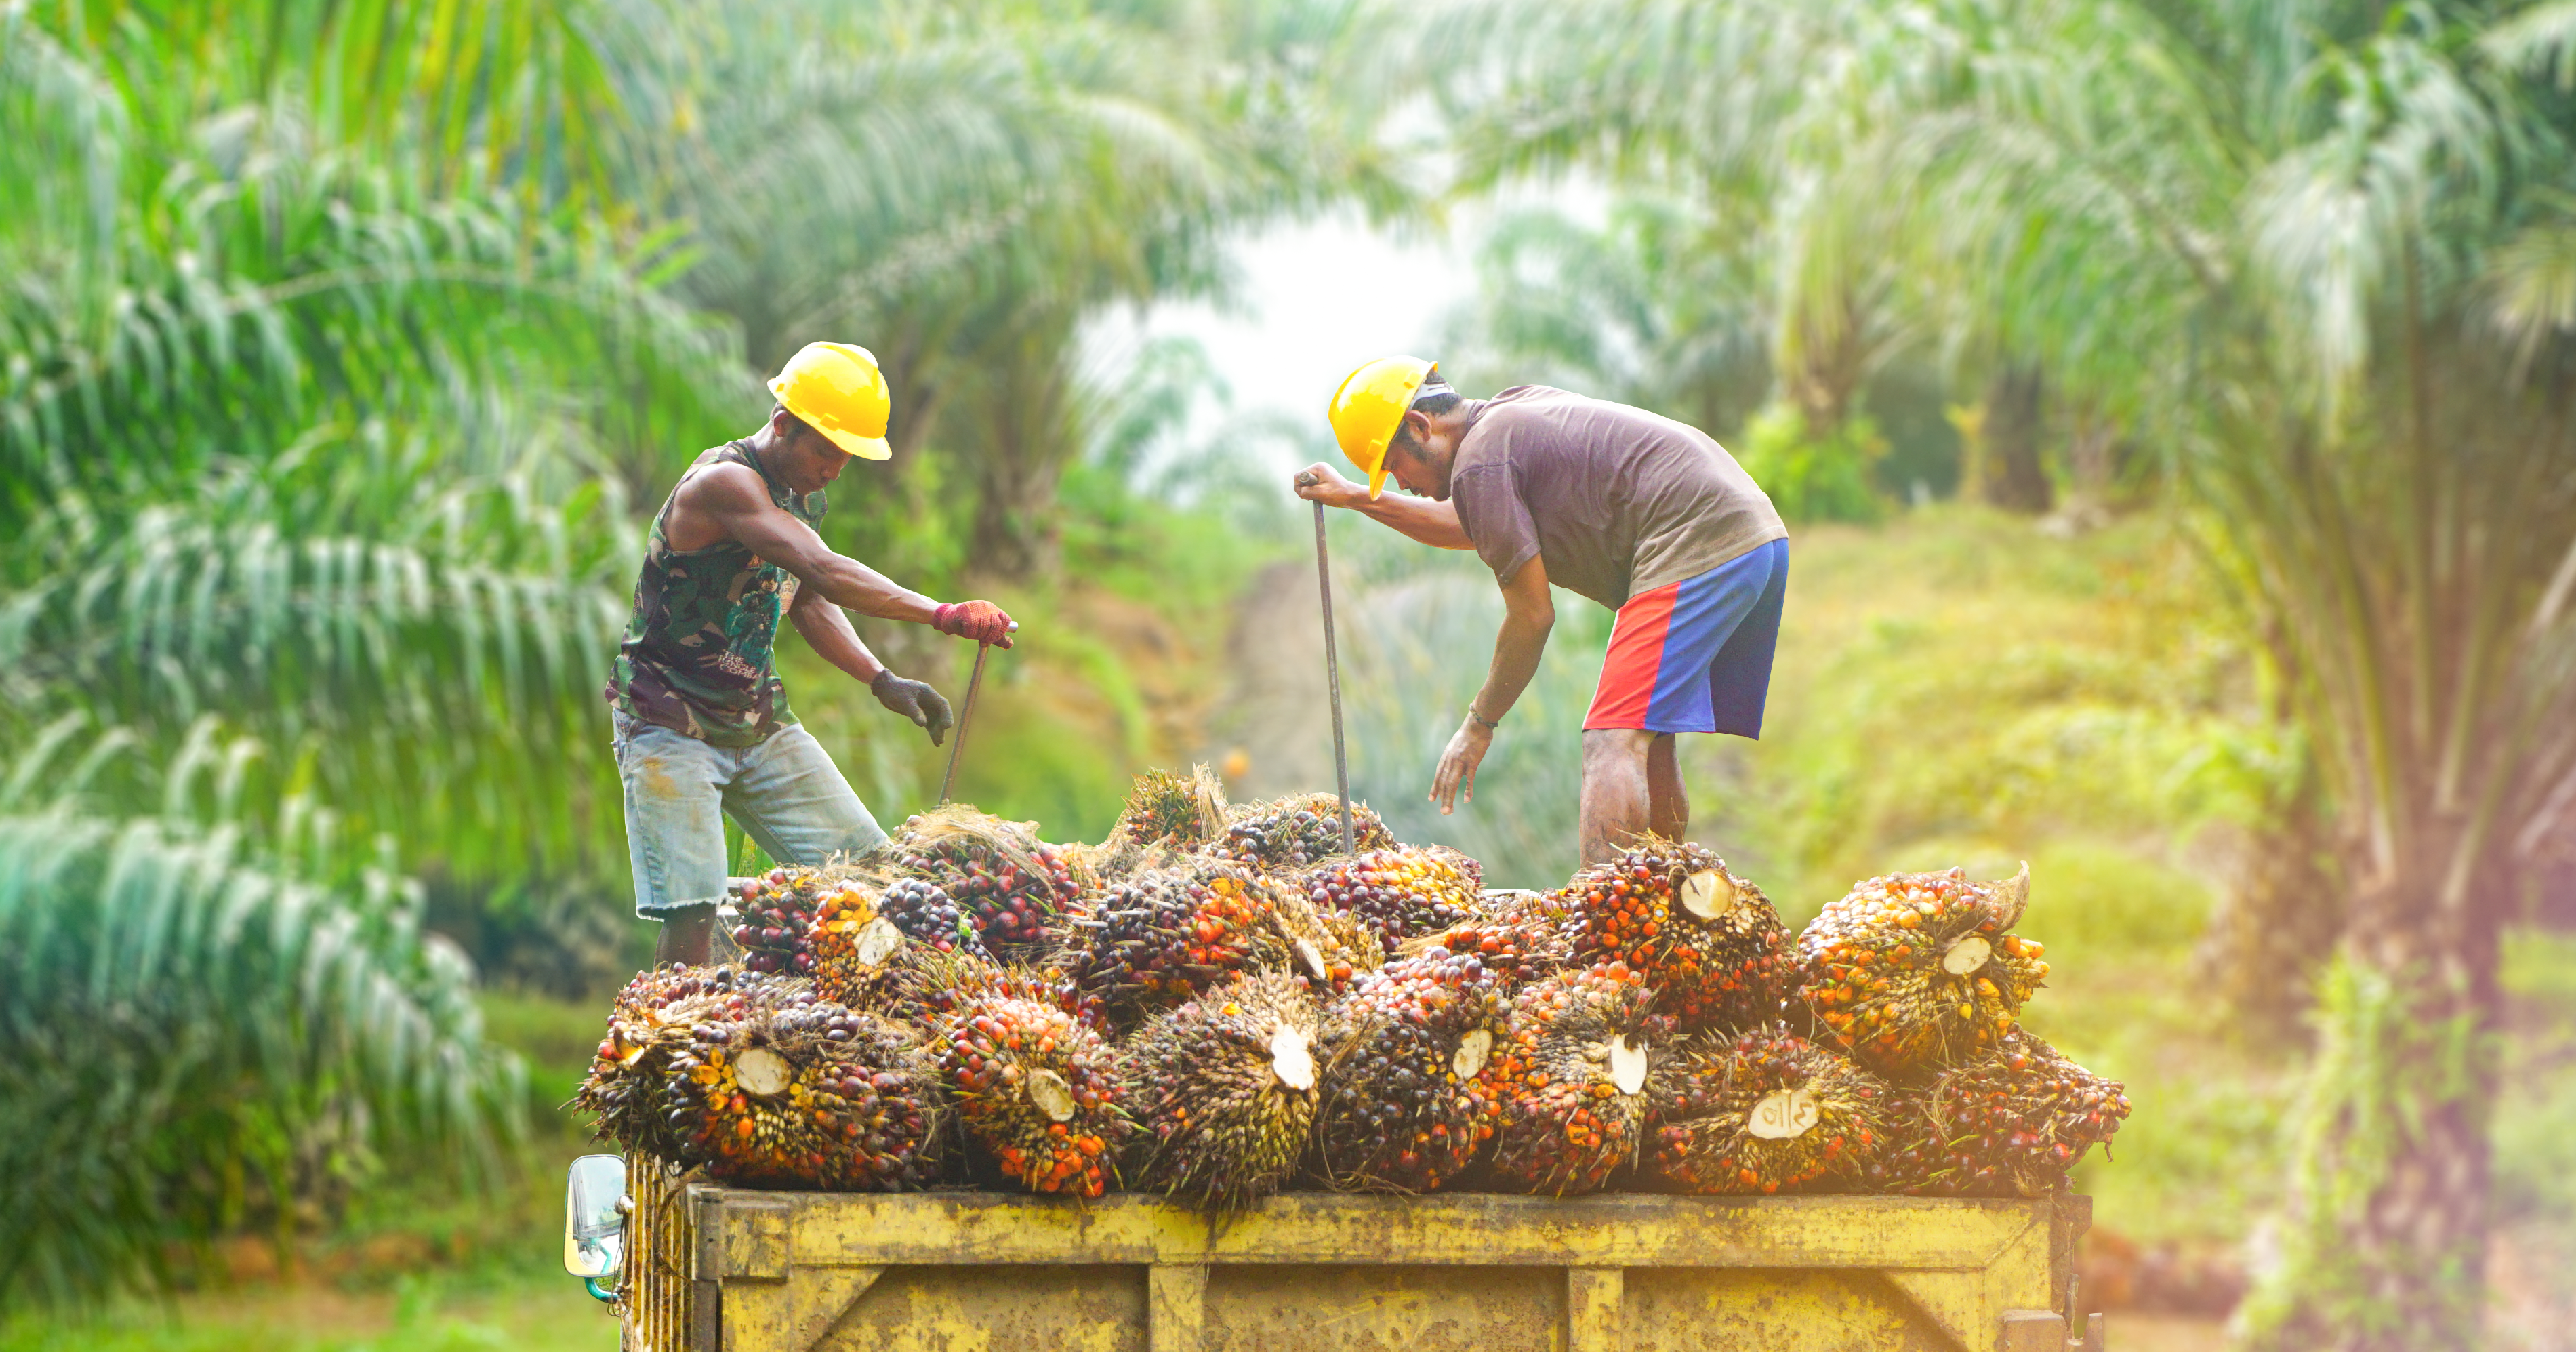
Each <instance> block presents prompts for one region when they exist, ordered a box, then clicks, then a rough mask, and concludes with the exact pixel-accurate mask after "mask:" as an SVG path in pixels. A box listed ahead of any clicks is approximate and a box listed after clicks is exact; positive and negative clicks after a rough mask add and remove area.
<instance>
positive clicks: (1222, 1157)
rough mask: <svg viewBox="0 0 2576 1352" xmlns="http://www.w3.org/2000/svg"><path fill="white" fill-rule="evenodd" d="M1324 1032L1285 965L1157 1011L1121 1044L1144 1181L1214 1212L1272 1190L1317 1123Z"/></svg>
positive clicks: (1292, 1164) (1140, 1178)
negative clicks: (1129, 1072)
mask: <svg viewBox="0 0 2576 1352" xmlns="http://www.w3.org/2000/svg"><path fill="white" fill-rule="evenodd" d="M1321 1032H1322V1030H1321V1015H1320V1013H1319V1011H1318V1009H1317V1007H1316V1004H1315V998H1314V996H1313V995H1312V993H1310V992H1309V990H1308V989H1307V986H1306V983H1305V982H1303V981H1300V980H1299V979H1297V978H1296V977H1294V976H1291V975H1289V974H1287V973H1285V972H1270V973H1262V974H1258V975H1251V976H1242V977H1237V978H1236V979H1234V980H1233V981H1230V982H1228V983H1226V984H1225V985H1223V986H1220V987H1218V988H1216V989H1214V990H1212V991H1209V992H1208V993H1207V994H1205V995H1202V996H1200V997H1198V998H1197V999H1195V1000H1190V1001H1187V1002H1184V1003H1183V1004H1181V1005H1179V1006H1178V1007H1176V1008H1173V1009H1169V1010H1165V1011H1163V1012H1162V1013H1160V1014H1157V1015H1155V1016H1154V1017H1153V1019H1151V1020H1150V1021H1148V1022H1147V1023H1146V1024H1145V1026H1144V1027H1143V1028H1141V1029H1139V1030H1137V1032H1136V1036H1135V1037H1134V1038H1133V1039H1132V1040H1131V1041H1130V1042H1129V1043H1128V1051H1129V1053H1130V1055H1131V1056H1132V1057H1133V1058H1134V1067H1135V1070H1134V1073H1135V1084H1136V1086H1137V1090H1136V1092H1135V1098H1134V1101H1135V1104H1136V1118H1137V1122H1138V1124H1139V1126H1140V1127H1141V1128H1142V1129H1143V1130H1142V1135H1141V1138H1140V1140H1139V1143H1138V1146H1137V1149H1138V1150H1139V1151H1140V1152H1141V1155H1142V1158H1141V1163H1140V1166H1139V1169H1138V1181H1139V1183H1140V1184H1141V1185H1142V1186H1144V1187H1147V1188H1150V1189H1152V1190H1154V1191H1157V1192H1161V1193H1165V1194H1167V1195H1171V1196H1178V1197H1190V1198H1195V1199H1197V1200H1200V1201H1203V1202H1206V1203H1208V1204H1210V1205H1212V1206H1215V1207H1217V1208H1219V1209H1226V1208H1231V1207H1236V1206H1240V1205H1242V1204H1244V1203H1246V1202H1250V1201H1252V1200H1253V1199H1255V1198H1258V1197H1263V1196H1266V1195H1268V1194H1270V1193H1273V1192H1276V1191H1278V1190H1279V1187H1280V1185H1281V1184H1283V1183H1285V1182H1286V1181H1287V1180H1288V1177H1289V1175H1290V1174H1291V1173H1292V1172H1293V1171H1294V1170H1295V1169H1296V1167H1297V1161H1298V1159H1299V1158H1300V1157H1301V1156H1303V1155H1304V1154H1305V1152H1306V1145H1307V1142H1308V1139H1309V1137H1310V1134H1311V1133H1312V1131H1313V1128H1314V1124H1315V1098H1316V1095H1315V1080H1316V1074H1315V1069H1316V1068H1315V1044H1316V1041H1317V1039H1318V1038H1319V1037H1320V1036H1321Z"/></svg>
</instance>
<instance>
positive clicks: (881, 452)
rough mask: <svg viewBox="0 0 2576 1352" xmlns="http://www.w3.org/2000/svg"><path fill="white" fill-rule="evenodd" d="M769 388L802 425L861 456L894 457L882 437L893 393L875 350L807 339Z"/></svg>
mask: <svg viewBox="0 0 2576 1352" xmlns="http://www.w3.org/2000/svg"><path fill="white" fill-rule="evenodd" d="M769 392H770V393H771V394H774V395H777V396H778V402H779V403H781V404H784V405H785V406H786V407H787V411H788V412H790V413H793V414H795V415H796V416H797V417H799V418H802V419H804V420H805V424H806V426H808V427H811V428H813V429H814V430H815V431H817V432H820V433H822V434H823V435H824V436H826V437H829V438H831V440H832V444H833V445H835V446H838V447H840V448H841V449H842V450H845V451H848V452H849V453H850V454H852V455H855V456H857V457H858V458H860V459H861V460H884V459H888V458H890V457H892V456H893V455H894V448H893V447H891V446H888V445H887V444H886V439H885V434H886V418H887V416H888V415H890V414H891V413H893V411H894V395H893V393H892V392H891V391H889V390H887V389H886V379H885V372H883V371H880V370H878V369H877V358H876V354H875V353H873V352H870V351H868V350H867V349H866V348H864V347H860V346H857V345H856V344H853V343H807V344H806V345H805V346H804V347H803V348H801V349H799V350H798V351H797V353H796V355H795V356H793V357H789V358H788V359H787V366H786V368H785V369H784V370H781V371H780V372H779V373H778V378H777V379H776V380H773V381H771V382H769Z"/></svg>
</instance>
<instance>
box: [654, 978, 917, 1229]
mask: <svg viewBox="0 0 2576 1352" xmlns="http://www.w3.org/2000/svg"><path fill="white" fill-rule="evenodd" d="M733 987H734V988H733V990H732V992H731V993H730V998H729V999H727V1000H726V1001H725V1002H724V1003H723V1005H722V1007H721V1008H719V1009H716V1010H713V1011H710V1012H709V1016H708V1017H706V1018H704V1019H702V1020H701V1021H700V1022H699V1023H697V1024H696V1026H694V1027H693V1028H692V1029H691V1030H690V1040H689V1042H688V1044H687V1045H686V1046H684V1047H682V1048H680V1049H678V1050H676V1051H674V1052H673V1054H672V1056H671V1059H670V1063H669V1066H668V1071H667V1078H668V1081H669V1084H670V1090H669V1094H668V1101H669V1104H670V1108H669V1112H668V1117H667V1120H668V1123H669V1125H670V1127H671V1129H672V1132H673V1134H674V1135H675V1136H676V1137H677V1138H678V1139H679V1141H680V1143H681V1149H680V1153H679V1155H678V1157H677V1158H678V1162H680V1163H684V1164H704V1165H705V1166H706V1168H707V1172H708V1173H709V1174H710V1175H711V1176H712V1177H714V1178H716V1179H717V1180H719V1181H721V1182H726V1183H734V1184H739V1185H742V1186H746V1187H790V1188H822V1189H827V1190H832V1191H842V1192H851V1191H879V1192H895V1191H901V1190H904V1189H907V1188H915V1187H922V1186H926V1185H927V1184H929V1183H930V1182H932V1181H935V1179H936V1178H937V1176H938V1170H937V1167H936V1160H935V1154H936V1145H937V1142H938V1140H939V1134H940V1116H941V1110H942V1103H941V1091H940V1086H939V1078H938V1068H937V1065H936V1063H935V1062H934V1061H933V1060H932V1058H931V1056H930V1055H929V1053H928V1051H927V1050H926V1049H925V1048H924V1047H923V1046H922V1045H921V1043H920V1041H919V1038H918V1035H917V1034H915V1033H914V1032H913V1031H911V1030H909V1029H907V1028H905V1027H903V1026H901V1025H898V1024H894V1023H891V1022H888V1021H886V1020H883V1019H879V1018H876V1017H874V1016H873V1015H868V1014H863V1013H860V1012H858V1011H855V1010H852V1009H849V1008H847V1007H845V1006H842V1005H838V1004H834V1003H832V1002H831V1001H828V1000H824V999H822V998H821V997H820V996H818V995H817V994H816V993H815V991H814V988H813V986H812V984H811V983H809V982H804V981H795V980H785V979H781V978H776V977H763V976H758V975H748V976H744V977H741V978H738V979H736V980H735V981H734V983H733Z"/></svg>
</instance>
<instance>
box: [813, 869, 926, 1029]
mask: <svg viewBox="0 0 2576 1352" xmlns="http://www.w3.org/2000/svg"><path fill="white" fill-rule="evenodd" d="M903 882H905V883H916V884H917V880H913V879H905V880H903ZM917 885H919V886H921V887H924V888H928V884H917ZM928 890H930V891H934V892H935V891H937V890H938V889H936V888H928ZM883 902H884V894H883V893H882V892H871V891H870V890H869V889H868V888H866V887H863V886H860V885H859V884H857V883H856V882H851V883H848V884H846V885H844V886H842V887H840V888H837V889H835V890H833V891H832V892H831V893H830V894H829V895H826V896H825V897H824V898H823V900H822V904H821V905H819V906H817V907H816V908H815V911H814V919H813V922H812V923H811V924H809V925H808V926H806V931H805V934H806V940H805V942H806V951H807V953H808V955H809V956H810V957H811V958H812V971H813V975H814V985H815V989H817V990H819V991H821V992H822V993H823V997H824V998H825V999H827V1000H834V1001H838V1002H840V1003H841V1004H845V1005H851V1006H854V1007H856V1006H865V1005H868V1004H869V1003H870V1001H869V1000H868V998H867V996H866V995H865V992H867V991H869V990H870V989H872V988H873V987H874V986H875V985H876V984H877V982H878V981H879V980H880V979H881V978H882V977H883V975H884V974H885V973H886V972H888V971H890V970H891V969H892V966H893V964H894V963H895V962H897V961H898V959H899V957H900V956H901V955H902V953H903V950H904V949H905V948H906V947H907V946H910V947H916V948H919V947H926V946H925V945H916V944H914V943H913V940H912V937H911V936H910V935H908V934H906V933H905V932H904V929H903V927H902V926H901V925H899V924H897V923H896V922H895V920H894V918H893V917H891V916H888V915H886V914H885V913H884V910H883V908H882V907H883ZM913 905H914V906H915V908H916V910H917V909H918V905H919V903H918V902H917V901H916V902H914V903H913ZM932 923H935V922H932ZM952 933H953V931H952ZM951 947H952V949H953V948H954V947H955V945H954V944H953V943H952V944H951Z"/></svg>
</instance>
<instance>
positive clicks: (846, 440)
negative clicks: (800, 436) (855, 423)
mask: <svg viewBox="0 0 2576 1352" xmlns="http://www.w3.org/2000/svg"><path fill="white" fill-rule="evenodd" d="M806 425H807V426H809V427H812V426H813V424H811V423H808V424H806ZM814 430H815V431H817V432H820V433H822V434H823V435H824V436H825V437H826V438H828V439H830V441H831V443H832V444H833V445H835V446H838V447H840V448H841V449H842V450H844V451H847V452H849V453H850V454H852V455H854V456H857V457H858V458H859V459H861V460H892V459H894V447H892V446H890V445H888V444H887V443H886V439H885V438H884V437H863V436H860V435H859V434H858V433H856V432H842V431H838V430H835V429H833V428H829V427H815V428H814Z"/></svg>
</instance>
